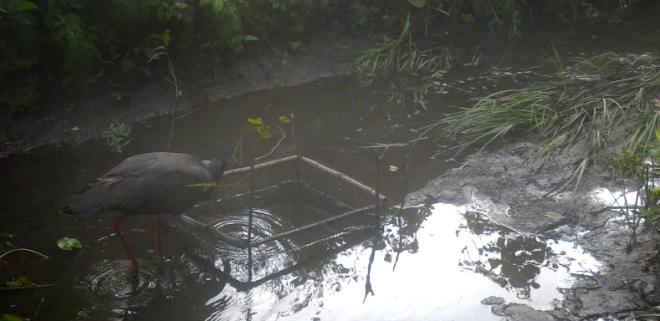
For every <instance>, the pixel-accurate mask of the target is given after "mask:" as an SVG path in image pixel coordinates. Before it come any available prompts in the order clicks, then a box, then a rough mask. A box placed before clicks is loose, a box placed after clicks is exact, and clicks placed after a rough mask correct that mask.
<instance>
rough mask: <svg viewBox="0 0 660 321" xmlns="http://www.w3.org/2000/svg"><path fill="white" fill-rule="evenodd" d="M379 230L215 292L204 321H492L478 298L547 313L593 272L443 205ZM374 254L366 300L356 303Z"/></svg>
mask: <svg viewBox="0 0 660 321" xmlns="http://www.w3.org/2000/svg"><path fill="white" fill-rule="evenodd" d="M383 227H384V229H383V231H384V236H385V237H384V238H382V239H381V240H368V241H367V242H365V243H363V244H362V245H360V246H354V247H352V248H350V249H348V250H346V251H343V252H341V253H339V254H337V255H336V256H335V257H332V258H329V259H326V260H321V261H316V262H311V263H308V264H306V265H304V266H303V267H302V268H300V269H297V270H295V271H293V272H291V273H288V274H285V275H283V276H281V277H279V278H277V279H274V280H271V281H268V282H266V283H264V284H262V285H259V286H256V287H254V288H251V289H238V288H236V287H234V286H226V287H224V288H223V289H222V290H221V291H219V292H217V293H216V294H215V295H213V296H210V297H208V298H203V300H204V302H205V306H206V308H208V309H209V312H208V314H206V315H205V316H204V319H206V320H385V319H388V320H438V319H443V320H444V319H449V320H451V319H454V320H472V319H481V320H497V319H499V317H496V316H495V315H493V314H491V312H490V310H489V308H488V307H486V306H483V305H481V304H480V301H481V299H483V298H485V297H488V296H491V295H495V296H501V297H504V298H505V299H506V300H507V301H508V302H522V303H526V304H529V305H531V306H533V307H535V308H540V309H549V308H552V307H553V304H556V302H557V301H556V300H557V299H560V298H561V294H560V292H559V291H558V288H565V287H570V284H571V280H572V278H573V277H572V276H571V273H575V274H587V272H590V273H594V272H596V271H597V270H598V266H599V265H598V263H597V261H596V260H595V259H594V258H593V257H592V256H590V255H589V254H587V253H585V252H584V251H583V250H581V249H580V248H575V247H574V246H573V244H572V243H570V242H564V241H553V240H549V241H545V240H542V239H540V238H538V237H534V236H522V235H516V234H515V233H513V232H512V231H510V230H508V229H506V228H502V227H499V226H497V225H495V224H492V223H490V222H489V221H488V220H487V219H485V218H484V217H483V216H481V215H480V214H478V213H473V212H467V211H466V209H465V208H462V207H456V206H453V205H449V204H441V203H439V204H435V205H434V206H433V207H432V208H429V207H419V208H408V209H406V210H404V211H403V212H402V215H401V217H398V213H393V214H391V216H388V217H387V218H386V219H385V220H384V222H383ZM374 247H375V248H376V252H375V261H374V263H373V265H372V270H371V274H370V278H371V280H370V281H371V284H372V286H373V292H374V294H373V295H369V296H368V297H367V299H366V301H365V302H364V303H363V300H364V297H365V282H366V275H367V272H368V271H367V268H368V265H369V256H370V255H371V249H372V248H374ZM285 252H286V253H288V252H287V251H285ZM395 257H396V258H397V259H394V258H395ZM395 266H396V268H395ZM200 299H202V298H200ZM175 300H176V298H175Z"/></svg>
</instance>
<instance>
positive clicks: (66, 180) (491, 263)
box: [0, 79, 598, 320]
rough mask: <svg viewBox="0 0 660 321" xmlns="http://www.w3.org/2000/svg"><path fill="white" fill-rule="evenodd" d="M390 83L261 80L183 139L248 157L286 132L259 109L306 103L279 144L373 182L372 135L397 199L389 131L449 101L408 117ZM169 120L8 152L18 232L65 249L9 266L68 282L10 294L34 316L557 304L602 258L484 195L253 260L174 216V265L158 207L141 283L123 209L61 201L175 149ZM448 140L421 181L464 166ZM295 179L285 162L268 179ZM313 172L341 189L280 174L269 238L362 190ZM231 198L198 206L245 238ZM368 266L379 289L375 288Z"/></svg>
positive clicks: (277, 314) (398, 175) (466, 314)
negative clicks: (261, 125) (382, 87)
mask: <svg viewBox="0 0 660 321" xmlns="http://www.w3.org/2000/svg"><path fill="white" fill-rule="evenodd" d="M386 97H387V96H386V94H381V93H369V92H363V91H362V90H361V88H360V87H359V86H358V85H357V84H356V83H354V82H352V81H350V80H347V79H337V80H329V81H322V82H316V83H312V84H309V85H305V86H301V87H296V88H290V89H285V90H277V91H267V92H258V93H253V94H248V95H245V96H242V97H238V98H235V99H231V100H227V101H221V102H219V103H217V104H216V105H213V106H206V107H204V108H201V109H199V110H196V111H194V112H192V113H191V114H189V115H186V116H184V117H181V118H179V119H177V121H176V123H175V131H174V134H175V135H174V137H175V138H174V141H173V144H172V150H173V151H177V152H185V153H191V154H197V155H200V156H202V157H204V158H212V157H218V156H219V155H225V157H227V158H229V157H232V159H233V162H234V166H236V167H237V166H244V165H246V164H248V163H249V160H251V159H252V158H253V157H257V156H260V155H263V154H265V153H267V152H269V151H270V149H271V148H272V147H273V146H274V145H275V143H276V142H277V140H278V139H279V137H280V135H279V134H278V130H276V129H275V130H274V131H273V137H271V138H269V139H263V138H261V137H259V136H258V135H257V134H256V132H255V129H254V126H252V125H250V124H248V123H247V121H246V120H247V118H262V119H264V121H265V122H266V123H267V124H272V125H274V124H279V123H278V121H277V118H278V117H279V116H281V115H287V116H289V115H291V114H294V115H295V132H296V137H295V144H294V143H293V136H292V135H291V133H290V132H288V130H289V129H290V126H291V125H290V124H279V126H280V127H282V128H283V129H286V130H287V132H288V134H287V137H286V139H285V140H284V141H283V142H282V143H281V145H280V146H279V148H278V149H277V150H276V151H275V153H274V154H273V155H272V156H271V158H277V157H282V156H286V155H290V154H293V153H294V152H295V151H296V150H297V151H299V152H300V153H301V154H303V155H305V156H308V157H310V158H313V159H315V160H317V161H319V162H320V163H323V164H326V165H328V166H331V167H333V168H335V169H337V170H340V171H342V172H343V173H345V174H347V175H349V176H351V177H353V178H355V179H357V180H359V181H362V182H364V183H366V184H368V185H372V186H373V185H375V177H376V169H375V168H376V167H375V154H376V153H375V152H374V151H373V147H374V146H377V147H378V148H377V150H378V151H379V152H383V148H384V146H389V147H388V148H387V151H386V153H385V157H384V162H383V165H382V167H381V171H380V174H381V190H382V192H383V194H385V195H386V196H388V197H389V198H390V199H391V200H392V203H397V202H399V200H400V199H401V197H402V196H403V193H404V180H403V173H402V170H401V169H402V168H403V166H404V164H403V159H404V155H405V152H406V149H405V148H401V147H398V146H396V145H386V144H394V143H401V142H408V141H411V140H413V139H415V138H417V136H418V135H419V131H416V129H418V128H420V127H423V126H425V125H427V124H429V123H431V122H432V121H434V120H435V119H437V118H439V117H441V115H442V114H443V113H446V112H448V111H449V110H447V109H445V108H442V107H441V105H440V104H435V106H436V107H437V108H435V109H434V110H433V111H431V112H429V113H424V114H419V115H415V114H414V113H411V114H410V115H407V114H406V112H402V111H401V109H399V108H397V107H393V106H388V103H387V99H386ZM462 98H463V97H453V98H452V97H451V96H449V97H448V98H446V99H445V103H447V104H448V105H452V104H453V105H459V103H458V100H460V99H462ZM452 99H454V100H456V101H454V102H453V103H452ZM169 125H170V120H169V118H160V119H153V120H151V121H148V122H145V123H144V124H142V125H141V126H136V127H135V128H133V139H134V141H133V142H132V143H131V144H130V145H128V146H127V147H126V149H125V151H124V155H118V154H115V153H112V152H110V151H108V149H107V148H106V147H105V145H104V144H103V143H102V142H100V141H92V142H88V143H84V144H82V145H79V146H69V145H63V146H59V147H48V148H45V149H41V150H39V151H35V152H34V153H31V154H26V155H15V156H11V157H8V158H4V159H0V171H1V172H2V173H9V174H8V178H7V179H3V181H2V183H0V193H1V194H2V195H3V197H2V198H1V199H0V219H2V221H3V222H6V223H5V224H3V231H2V232H3V233H15V234H16V236H15V237H13V238H11V239H10V240H9V241H11V242H12V243H13V244H15V245H17V246H20V247H29V248H33V249H36V250H39V251H42V252H44V253H46V254H49V255H51V256H52V257H53V258H52V259H51V260H50V261H46V262H44V263H40V264H30V265H20V266H10V267H8V268H7V269H6V270H5V271H3V273H5V272H6V273H5V276H6V278H9V279H11V278H12V277H15V276H18V275H22V274H27V275H28V276H29V277H30V278H31V279H33V280H35V281H39V282H40V283H55V284H56V285H55V286H53V287H51V288H49V289H48V290H45V291H50V292H43V294H40V293H35V292H31V293H26V292H21V293H16V292H15V293H13V294H12V295H11V296H8V295H7V294H6V293H1V294H0V295H2V296H3V299H2V300H1V301H2V302H3V303H2V308H3V309H4V310H5V311H8V312H15V313H16V314H21V313H20V312H22V311H28V312H24V315H26V316H29V315H30V314H29V313H32V314H34V311H35V308H34V307H35V306H37V305H38V306H39V309H38V310H37V311H40V312H39V313H40V314H41V317H43V316H48V318H47V319H49V320H72V319H76V320H90V319H91V320H121V319H126V318H131V319H135V320H181V319H188V320H276V319H277V320H310V319H311V320H365V319H367V320H383V319H391V320H409V319H416V320H426V319H429V320H431V319H432V320H437V319H443V320H444V319H447V320H451V319H454V320H471V319H477V318H478V319H483V320H497V319H498V318H499V317H496V316H495V315H493V314H491V312H490V310H489V308H488V307H487V306H485V305H482V304H481V303H480V301H481V300H482V299H484V298H486V297H488V296H499V297H502V298H504V299H505V300H506V301H507V302H522V303H526V304H529V305H531V306H533V307H535V308H541V309H551V308H552V307H553V304H556V299H558V298H561V293H560V290H561V288H568V287H570V284H571V278H570V275H571V273H579V274H584V273H594V272H596V271H597V270H598V263H597V262H596V261H595V260H594V259H593V258H592V257H590V256H589V255H588V254H585V253H583V251H582V250H580V249H579V248H574V247H573V246H572V244H570V243H566V242H558V241H553V240H543V239H539V238H537V237H534V236H521V235H516V234H515V233H513V232H511V231H509V230H507V229H505V228H502V227H499V226H496V225H493V224H491V223H490V222H488V221H487V219H485V218H484V217H482V216H481V215H480V214H479V213H478V212H474V211H472V210H471V209H469V208H462V207H457V206H454V205H450V204H443V203H438V202H437V201H430V202H429V204H427V205H425V206H414V207H410V208H407V209H406V210H404V211H403V212H402V213H399V212H398V211H396V210H388V211H386V213H384V214H383V217H382V220H381V221H380V228H379V229H377V230H378V231H381V232H380V233H378V234H379V235H380V237H374V236H373V233H372V232H369V231H370V229H369V228H370V227H371V226H373V225H374V224H378V223H374V221H373V217H372V219H365V220H359V219H356V220H349V221H347V222H344V223H342V224H334V225H329V226H325V227H324V228H322V229H320V231H313V232H309V233H303V234H302V235H300V236H296V237H294V238H292V239H289V240H280V241H277V242H274V243H271V244H266V245H264V246H262V247H259V248H257V249H255V251H254V253H253V260H254V262H253V266H252V268H251V269H250V268H248V267H247V257H246V253H245V251H244V250H239V249H236V248H232V247H230V246H227V245H226V244H222V243H221V242H215V241H214V240H209V239H207V238H203V237H201V238H196V236H195V235H192V234H190V233H189V232H185V231H181V230H180V228H178V227H176V224H174V223H173V224H174V227H172V226H170V227H169V228H167V229H165V231H164V233H165V235H164V245H165V256H166V258H165V260H164V262H162V263H159V262H158V260H157V258H156V257H155V256H156V255H155V253H154V251H153V248H154V245H153V223H154V219H153V218H151V217H136V218H132V219H129V220H128V221H127V222H126V223H125V224H124V225H123V229H124V231H125V234H126V235H127V237H128V239H129V242H130V243H131V245H132V247H133V250H134V252H135V253H136V256H137V257H138V258H139V260H140V264H141V268H142V269H141V275H140V282H139V284H137V285H133V284H130V283H129V282H128V280H127V279H126V278H125V274H124V271H125V269H126V268H127V267H128V264H129V261H128V260H127V258H126V255H125V253H124V252H123V249H122V247H121V244H120V243H119V241H118V240H117V238H116V237H115V236H114V235H113V233H112V230H111V229H110V228H109V224H108V223H109V220H108V218H104V217H84V218H79V220H78V221H77V222H74V221H73V220H72V218H70V217H61V216H58V215H56V212H57V209H58V208H59V207H60V205H61V202H62V199H63V198H64V197H65V196H66V195H69V194H71V193H74V192H76V191H77V190H79V189H80V188H81V186H83V185H84V184H85V183H86V182H87V181H89V180H91V179H92V178H94V177H96V176H98V175H100V174H102V173H103V172H105V171H106V170H107V169H109V168H111V167H112V166H114V165H115V164H116V163H118V162H119V161H120V160H121V159H123V158H124V157H126V156H127V155H133V154H138V153H144V152H149V151H156V150H164V149H165V148H166V146H167V135H168V132H169ZM273 128H275V127H274V126H273ZM448 146H451V142H450V141H449V140H448V139H446V138H444V137H442V136H441V135H440V136H438V135H437V134H436V135H433V136H431V137H429V138H427V139H424V140H421V141H420V142H419V144H418V145H417V146H416V148H415V150H414V152H413V153H412V154H411V159H410V172H409V181H408V189H409V191H412V190H415V189H417V188H419V187H422V186H423V185H425V184H426V183H427V181H428V180H430V179H432V178H435V177H437V176H438V175H440V174H442V173H443V172H444V171H445V170H447V169H448V168H450V167H452V166H456V165H457V164H458V163H456V162H454V161H447V159H449V158H450V157H451V152H447V151H446V149H447V147H448ZM397 168H399V170H396V169H397ZM4 175H5V174H3V176H4ZM290 177H291V173H287V172H285V171H278V172H277V173H275V174H274V175H271V176H269V177H268V178H267V180H269V181H271V182H275V181H281V180H284V179H288V178H290ZM226 183H227V184H231V183H230V182H226ZM236 184H238V186H241V185H240V184H243V185H242V186H245V183H244V182H243V183H240V182H239V183H236ZM264 184H265V183H264ZM314 184H315V185H314V186H313V187H314V188H321V189H323V188H324V189H325V190H326V191H325V192H324V193H321V194H314V193H306V192H304V193H301V192H300V191H299V190H298V189H294V190H295V191H289V190H287V189H286V188H278V189H275V190H272V191H268V192H265V193H264V194H261V195H260V196H259V197H260V199H259V201H258V202H257V211H256V212H255V231H254V233H255V237H256V238H257V239H258V238H263V237H267V236H270V235H273V234H275V233H277V232H280V231H284V230H286V229H290V228H292V227H296V226H300V225H302V224H305V223H309V222H312V221H314V220H316V219H320V218H324V217H327V216H328V215H332V214H336V213H337V212H341V211H345V210H348V209H350V208H351V207H353V206H352V205H356V204H349V203H350V202H349V201H346V199H353V198H354V197H355V195H354V192H350V191H349V190H348V189H345V190H344V189H342V188H341V187H337V186H334V185H333V184H334V183H331V182H330V179H328V178H326V180H324V179H321V178H319V179H316V180H315V181H314ZM265 185H268V184H265ZM231 191H232V189H231V188H228V187H224V188H220V189H219V191H218V194H217V195H216V196H217V197H218V198H221V199H222V198H227V197H228V196H230V194H231V193H232V192H231ZM324 198H327V199H324ZM356 202H359V200H357V201H356ZM218 204H220V205H218ZM223 204H226V203H223V202H220V203H215V205H213V206H211V207H210V208H207V209H205V208H203V207H202V208H199V209H197V210H195V211H199V212H200V213H198V214H199V215H200V216H201V217H206V218H207V219H209V220H208V222H212V223H213V224H212V225H213V226H214V228H216V229H218V230H221V231H222V232H223V233H227V234H231V235H234V236H239V237H240V236H244V235H245V234H246V226H247V221H246V219H245V213H244V212H241V209H240V208H237V207H233V208H229V207H227V206H225V205H223ZM413 205H417V204H413ZM195 211H193V212H195ZM192 214H194V213H191V215H192ZM61 236H72V237H77V238H79V239H80V240H81V241H82V242H83V244H84V245H85V247H84V248H83V249H82V250H81V251H79V252H77V253H62V252H61V251H58V250H57V249H56V247H55V245H54V241H55V240H56V239H57V238H59V237H61ZM372 255H373V258H374V259H373V262H372V263H371V264H370V257H371V256H372ZM21 259H23V260H29V259H30V258H29V257H28V258H21ZM292 266H293V268H289V267H292ZM279 271H283V272H282V273H280V275H277V277H273V278H271V279H267V280H266V281H264V282H263V283H259V284H253V283H250V282H249V279H250V278H249V276H248V275H249V274H252V276H253V280H257V279H260V278H263V277H267V276H269V275H272V274H273V273H278V272H279ZM367 280H369V282H370V283H369V284H370V289H371V290H372V291H373V293H370V292H368V291H366V290H365V289H368V288H369V287H367ZM41 297H43V298H44V299H43V300H41V299H40V298H41ZM39 302H42V303H39Z"/></svg>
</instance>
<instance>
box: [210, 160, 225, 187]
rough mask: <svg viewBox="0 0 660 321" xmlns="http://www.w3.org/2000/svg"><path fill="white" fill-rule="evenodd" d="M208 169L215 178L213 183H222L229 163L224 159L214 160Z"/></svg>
mask: <svg viewBox="0 0 660 321" xmlns="http://www.w3.org/2000/svg"><path fill="white" fill-rule="evenodd" d="M208 168H209V172H210V173H211V176H212V177H213V181H215V182H218V181H220V178H221V177H222V175H223V174H224V173H225V169H227V161H225V160H224V159H215V158H214V159H213V160H211V162H210V163H209V165H208Z"/></svg>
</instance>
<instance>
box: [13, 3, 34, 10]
mask: <svg viewBox="0 0 660 321" xmlns="http://www.w3.org/2000/svg"><path fill="white" fill-rule="evenodd" d="M25 10H39V8H38V7H37V5H36V4H34V3H32V2H31V1H21V2H19V3H18V4H17V5H16V6H15V7H14V11H25Z"/></svg>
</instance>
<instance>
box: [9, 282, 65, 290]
mask: <svg viewBox="0 0 660 321" xmlns="http://www.w3.org/2000/svg"><path fill="white" fill-rule="evenodd" d="M51 286H55V283H50V284H31V285H25V286H11V287H5V286H3V287H0V291H12V290H30V289H40V288H47V287H51Z"/></svg>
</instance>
